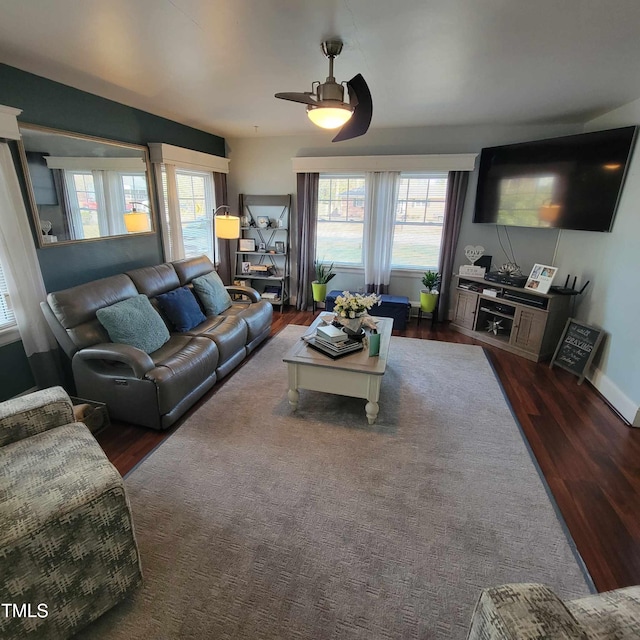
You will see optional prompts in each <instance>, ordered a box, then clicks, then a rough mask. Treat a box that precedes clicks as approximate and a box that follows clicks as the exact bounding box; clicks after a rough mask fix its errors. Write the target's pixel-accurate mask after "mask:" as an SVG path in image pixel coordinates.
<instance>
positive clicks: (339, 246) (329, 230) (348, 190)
mask: <svg viewBox="0 0 640 640" xmlns="http://www.w3.org/2000/svg"><path fill="white" fill-rule="evenodd" d="M364 187H365V177H364V175H362V174H361V175H350V176H347V175H340V176H330V175H322V176H320V180H319V184H318V224H317V230H316V233H317V238H316V256H317V258H318V259H319V260H324V261H327V262H338V263H341V264H350V265H362V260H363V255H362V238H363V234H364Z"/></svg>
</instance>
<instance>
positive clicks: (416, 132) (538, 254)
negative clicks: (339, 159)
mask: <svg viewBox="0 0 640 640" xmlns="http://www.w3.org/2000/svg"><path fill="white" fill-rule="evenodd" d="M579 130H581V127H579V126H577V125H566V124H565V125H556V126H550V125H545V126H542V125H540V126H509V127H507V126H495V125H493V126H490V125H478V126H465V127H421V128H405V129H378V130H371V131H369V132H368V133H367V134H366V135H365V136H362V137H361V138H356V139H355V140H349V141H346V142H340V143H335V144H334V143H332V142H331V134H330V133H322V132H320V133H310V134H309V135H304V136H280V137H258V136H256V137H250V138H227V157H229V158H230V160H231V168H230V173H229V198H230V202H231V203H234V202H237V201H238V194H240V193H250V194H260V195H263V194H279V193H291V194H294V207H295V193H296V177H295V174H294V173H293V170H292V167H291V158H294V157H304V156H338V155H345V156H348V155H352V156H355V155H393V154H430V153H480V150H481V149H482V147H487V146H495V145H500V144H509V143H512V142H523V141H526V140H535V139H539V138H544V137H553V136H558V135H565V134H569V133H575V132H577V131H579ZM475 189H476V173H474V174H473V175H472V177H471V180H470V184H469V191H468V196H467V202H466V207H465V214H464V221H463V224H462V229H461V232H460V242H459V251H458V256H457V259H456V265H458V264H462V263H465V264H466V263H467V260H466V258H465V257H464V254H463V250H462V247H464V246H465V245H467V244H473V245H476V244H482V245H483V246H484V247H485V248H486V249H487V253H488V254H490V255H493V256H494V260H495V262H496V263H497V264H502V263H503V262H506V260H507V258H506V257H505V255H504V254H503V253H502V250H501V249H500V245H499V243H498V240H497V236H496V227H495V225H477V224H475V225H474V224H472V223H471V217H472V213H473V202H474V199H475ZM509 236H510V238H511V243H512V245H513V249H514V251H515V253H516V258H517V260H518V262H519V264H520V265H521V266H522V267H523V269H524V270H526V271H528V270H530V268H531V266H532V265H533V264H534V263H535V262H542V263H544V264H551V259H552V258H553V253H554V249H555V246H556V239H557V232H556V231H551V230H547V229H515V228H512V229H510V231H509ZM292 241H295V233H292ZM293 255H294V256H295V247H294V251H293ZM293 272H294V273H295V265H294V269H293ZM363 286H364V273H363V271H362V270H349V271H346V270H343V271H340V272H338V275H337V276H336V277H335V278H334V280H332V282H331V285H330V287H331V288H335V289H341V290H342V289H351V290H356V291H357V290H359V289H361V288H362V287H363ZM421 288H422V285H421V283H420V276H419V274H414V275H412V276H410V277H406V276H404V275H401V274H392V278H391V284H390V292H391V293H392V294H395V295H406V296H408V297H409V299H410V300H418V299H419V292H420V289H421ZM292 291H295V286H293V287H292Z"/></svg>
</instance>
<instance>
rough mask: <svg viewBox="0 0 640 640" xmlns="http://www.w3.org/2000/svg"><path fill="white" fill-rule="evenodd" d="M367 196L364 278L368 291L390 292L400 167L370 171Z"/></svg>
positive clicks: (367, 176)
mask: <svg viewBox="0 0 640 640" xmlns="http://www.w3.org/2000/svg"><path fill="white" fill-rule="evenodd" d="M365 184H366V188H365V198H364V211H365V213H364V281H365V286H366V289H367V292H373V293H387V291H388V290H389V280H390V279H391V250H392V246H393V228H394V221H395V215H396V210H395V206H396V200H397V198H398V185H399V184H400V172H399V171H375V172H373V171H372V172H367V174H366V180H365Z"/></svg>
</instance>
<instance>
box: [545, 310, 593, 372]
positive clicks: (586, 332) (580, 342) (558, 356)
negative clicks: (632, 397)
mask: <svg viewBox="0 0 640 640" xmlns="http://www.w3.org/2000/svg"><path fill="white" fill-rule="evenodd" d="M602 336H603V332H602V329H598V328H597V327H591V326H589V325H588V324H584V323H582V322H578V321H577V320H574V319H573V318H569V319H568V320H567V324H566V325H565V328H564V331H563V332H562V337H561V338H560V342H558V346H557V347H556V352H555V353H554V354H553V358H551V363H550V364H549V367H550V368H551V367H553V366H554V365H557V366H558V367H562V368H563V369H566V370H567V371H570V372H571V373H574V374H575V375H577V376H578V378H579V380H578V384H582V381H583V380H584V376H585V373H586V371H587V369H588V368H589V365H590V364H591V361H592V360H593V357H594V356H595V355H596V351H597V350H598V345H599V344H600V340H602Z"/></svg>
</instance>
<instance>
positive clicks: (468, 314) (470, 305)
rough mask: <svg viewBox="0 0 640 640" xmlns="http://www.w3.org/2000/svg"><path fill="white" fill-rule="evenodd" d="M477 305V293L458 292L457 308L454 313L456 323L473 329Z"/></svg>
mask: <svg viewBox="0 0 640 640" xmlns="http://www.w3.org/2000/svg"><path fill="white" fill-rule="evenodd" d="M477 303H478V294H477V293H474V292H473V291H458V292H457V295H456V306H455V310H454V312H453V321H454V323H455V324H459V325H460V326H461V327H466V328H467V329H473V323H474V321H475V318H476V305H477Z"/></svg>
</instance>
